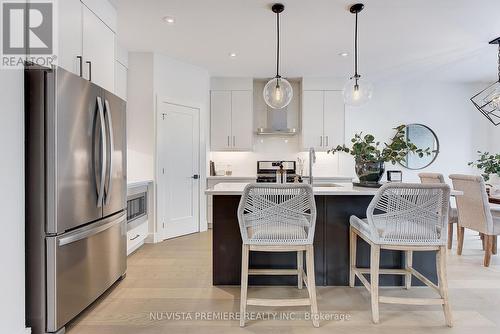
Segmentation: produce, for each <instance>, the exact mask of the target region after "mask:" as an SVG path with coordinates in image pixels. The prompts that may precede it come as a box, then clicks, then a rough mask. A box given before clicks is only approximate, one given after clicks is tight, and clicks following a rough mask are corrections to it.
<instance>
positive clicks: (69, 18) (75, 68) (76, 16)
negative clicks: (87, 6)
mask: <svg viewBox="0 0 500 334" xmlns="http://www.w3.org/2000/svg"><path fill="white" fill-rule="evenodd" d="M57 4H58V17H59V21H58V22H59V29H58V32H59V41H58V42H59V44H58V59H57V61H58V64H59V66H61V67H62V68H64V69H66V70H68V71H70V72H73V73H74V74H76V75H80V73H81V71H82V68H81V67H80V66H81V61H80V59H79V58H78V57H81V56H82V4H81V3H80V0H63V1H58V2H57Z"/></svg>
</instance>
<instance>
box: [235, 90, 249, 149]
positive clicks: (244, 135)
mask: <svg viewBox="0 0 500 334" xmlns="http://www.w3.org/2000/svg"><path fill="white" fill-rule="evenodd" d="M252 105H253V92H252V91H243V90H242V91H232V92H231V125H232V126H231V130H232V137H233V138H232V140H233V146H232V148H233V150H239V151H251V150H252V148H253V113H252V109H253V108H252Z"/></svg>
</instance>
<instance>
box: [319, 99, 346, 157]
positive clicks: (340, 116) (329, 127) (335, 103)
mask: <svg viewBox="0 0 500 334" xmlns="http://www.w3.org/2000/svg"><path fill="white" fill-rule="evenodd" d="M324 94H325V108H324V116H323V119H324V130H323V133H324V136H325V145H326V147H327V148H332V147H333V146H337V145H343V144H344V143H345V138H344V137H345V105H344V98H343V96H342V92H341V91H325V92H324Z"/></svg>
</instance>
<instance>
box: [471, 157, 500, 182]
mask: <svg viewBox="0 0 500 334" xmlns="http://www.w3.org/2000/svg"><path fill="white" fill-rule="evenodd" d="M477 153H478V155H479V159H477V160H476V161H472V162H469V166H473V167H476V168H477V169H479V170H480V171H481V172H482V173H481V174H482V176H483V178H484V181H486V182H488V181H489V180H490V178H491V176H492V175H497V176H499V177H500V154H490V153H489V152H481V151H477Z"/></svg>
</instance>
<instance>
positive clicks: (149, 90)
mask: <svg viewBox="0 0 500 334" xmlns="http://www.w3.org/2000/svg"><path fill="white" fill-rule="evenodd" d="M209 87H210V77H209V75H208V72H207V71H206V70H204V69H202V68H199V67H196V66H193V65H191V64H187V63H183V62H180V61H178V60H175V59H172V58H170V57H167V56H164V55H160V54H153V53H130V54H129V77H128V91H129V98H128V107H127V113H128V117H127V131H128V134H127V138H128V168H129V170H128V174H129V179H130V180H141V179H142V180H144V179H154V178H155V167H154V166H155V146H156V135H155V131H156V129H155V120H156V117H155V113H156V103H157V100H162V99H168V100H169V101H172V102H175V103H179V104H185V105H189V106H194V107H200V141H201V144H200V145H201V149H200V161H201V162H202V163H201V164H200V177H201V180H200V185H204V184H206V181H205V180H206V165H207V162H206V161H207V150H208V146H207V145H208V144H207V143H208V140H207V135H208V131H209V123H210V122H209V119H210V118H209ZM202 196H204V195H203V194H202ZM200 203H201V205H200V217H206V214H205V212H206V205H205V201H203V200H202V201H200ZM204 223H205V222H204V221H203V222H202V225H203V224H204ZM205 225H206V224H205Z"/></svg>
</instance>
